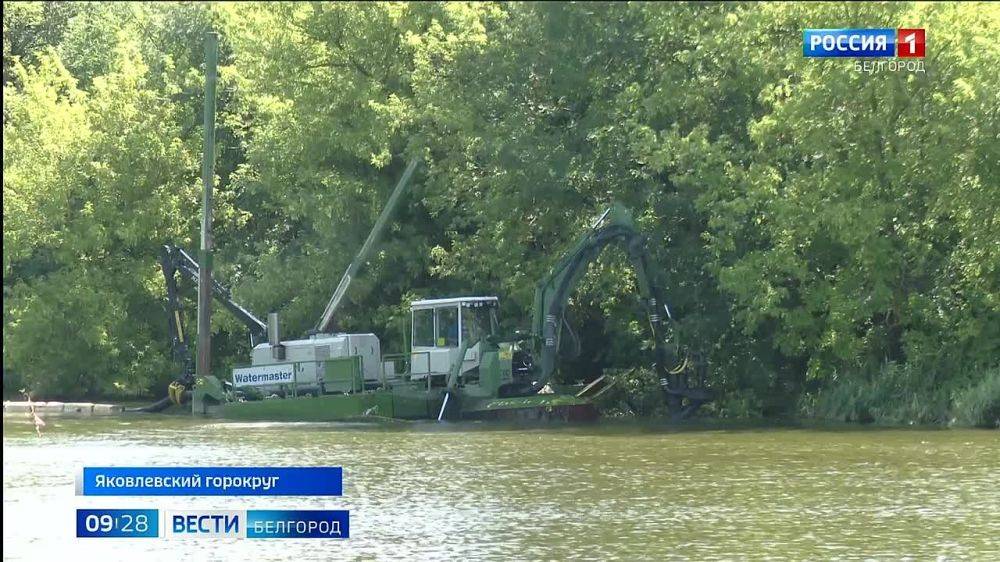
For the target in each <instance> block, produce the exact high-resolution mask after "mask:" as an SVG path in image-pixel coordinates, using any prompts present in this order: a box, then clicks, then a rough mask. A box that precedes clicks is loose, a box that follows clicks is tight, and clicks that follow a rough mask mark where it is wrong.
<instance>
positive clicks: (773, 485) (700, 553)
mask: <svg viewBox="0 0 1000 562" xmlns="http://www.w3.org/2000/svg"><path fill="white" fill-rule="evenodd" d="M107 465H126V466H143V465H160V466H170V465H180V466H191V465H199V466H201V465H204V466H212V465H257V466H260V465H335V466H343V467H344V496H343V497H340V498H325V499H320V498H281V497H277V498H275V497H270V498H267V497H265V498H261V497H257V498H251V497H242V498H241V497H232V498H185V497H176V498H95V497H79V496H76V495H74V493H75V488H74V477H75V473H76V470H77V469H78V467H82V466H107ZM83 507H151V508H159V509H161V510H162V509H267V508H273V509H294V508H304V509H324V508H325V509H349V510H350V511H351V538H349V539H346V540H315V539H313V540H278V539H272V540H245V539H244V540H240V539H204V538H203V539H163V538H160V539H76V538H75V536H74V535H75V509H76V508H83ZM3 555H4V559H12V560H17V559H25V560H29V559H30V560H58V559H60V558H65V559H70V558H72V559H74V560H122V559H129V560H139V559H147V558H148V559H164V560H174V561H176V560H180V559H192V560H216V559H218V560H221V559H240V560H255V561H256V560H284V559H288V560H324V559H378V560H385V559H421V560H432V559H449V560H455V559H493V560H540V559H544V560H565V559H592V560H664V559H698V560H709V559H734V558H740V559H746V558H752V559H760V558H773V559H798V560H802V559H813V560H815V559H857V558H869V559H893V560H898V559H903V558H912V559H917V560H926V559H936V558H944V559H974V560H1000V432H997V431H989V430H982V431H977V430H926V429H913V430H909V429H899V430H895V429H894V430H888V429H861V428H849V429H843V428H839V429H831V428H809V429H807V428H792V427H783V428H753V427H749V428H747V427H743V428H720V427H694V428H692V427H685V428H681V429H678V428H675V427H673V428H672V427H669V426H663V425H648V424H647V425H639V424H621V423H601V424H595V425H589V426H550V427H510V426H495V425H489V424H437V423H429V422H428V423H408V424H399V425H390V426H369V425H363V424H333V423H331V424H295V423H225V422H206V421H204V420H193V419H189V418H186V417H180V416H156V415H148V416H133V417H123V418H104V419H100V418H91V419H56V418H50V419H49V420H48V426H47V427H46V428H45V431H44V432H43V434H42V436H41V437H38V436H36V435H35V433H34V429H33V426H31V425H29V424H28V423H27V421H26V420H23V419H21V418H9V417H8V418H5V420H4V444H3Z"/></svg>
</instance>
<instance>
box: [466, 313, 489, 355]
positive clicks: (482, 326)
mask: <svg viewBox="0 0 1000 562" xmlns="http://www.w3.org/2000/svg"><path fill="white" fill-rule="evenodd" d="M489 333H490V309H489V308H487V307H485V306H479V307H474V308H473V307H468V306H465V307H462V340H463V341H464V340H469V345H470V346H472V345H476V344H477V343H478V342H479V340H481V339H482V338H483V337H485V336H487V335H489Z"/></svg>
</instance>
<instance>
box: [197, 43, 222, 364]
mask: <svg viewBox="0 0 1000 562" xmlns="http://www.w3.org/2000/svg"><path fill="white" fill-rule="evenodd" d="M218 58H219V34H218V33H214V32H208V33H206V34H205V123H204V133H205V149H204V154H203V155H202V161H201V182H202V187H203V193H202V201H201V252H199V255H198V259H199V261H200V263H199V264H198V269H199V275H198V362H197V364H196V366H195V374H196V375H197V376H199V377H206V376H208V375H209V369H210V367H211V363H212V333H211V329H212V249H213V247H214V246H215V243H214V242H213V241H212V184H213V183H214V181H215V82H216V66H217V64H218Z"/></svg>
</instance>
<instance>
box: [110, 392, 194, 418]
mask: <svg viewBox="0 0 1000 562" xmlns="http://www.w3.org/2000/svg"><path fill="white" fill-rule="evenodd" d="M183 397H184V398H188V399H190V398H191V391H190V390H185V391H184V394H183ZM173 403H174V402H173V400H171V399H170V396H164V397H163V398H161V399H159V400H157V401H156V402H153V403H152V404H149V405H146V406H140V407H138V408H125V411H126V412H129V413H143V414H155V413H157V412H162V411H163V410H166V409H167V408H169V407H170V405H171V404H173Z"/></svg>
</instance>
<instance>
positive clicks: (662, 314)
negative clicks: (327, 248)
mask: <svg viewBox="0 0 1000 562" xmlns="http://www.w3.org/2000/svg"><path fill="white" fill-rule="evenodd" d="M416 167H417V161H416V160H413V161H411V162H410V163H409V164H408V166H407V167H406V169H405V171H404V172H403V175H402V177H401V179H400V180H399V182H398V183H397V184H396V186H395V188H394V189H393V191H392V194H391V195H390V197H389V200H388V202H387V203H386V205H385V207H384V208H383V209H382V211H381V213H380V215H379V217H378V219H377V220H376V222H375V225H374V226H373V228H372V230H371V232H370V233H369V235H368V237H367V239H366V240H365V242H364V244H363V245H362V247H361V250H360V251H359V252H358V254H357V255H356V256H355V258H354V260H353V261H352V262H351V263H350V265H349V266H348V268H347V271H346V272H345V273H344V275H343V277H342V278H341V280H340V283H339V284H338V285H337V287H336V289H335V290H334V293H333V296H332V298H331V299H330V301H329V303H328V305H327V307H326V309H325V310H324V312H323V315H322V317H321V318H320V320H319V322H318V323H317V324H316V326H315V328H314V329H313V330H311V331H310V332H309V333H308V334H307V335H306V336H305V337H304V338H302V339H297V340H287V341H286V340H282V339H281V335H280V330H279V325H278V315H277V313H274V312H272V313H270V314H269V315H268V321H267V323H266V324H265V323H264V322H262V321H261V320H259V319H257V318H256V317H255V316H253V314H251V313H250V312H249V311H247V310H246V309H245V308H243V307H241V306H240V305H238V304H236V303H235V302H233V301H232V299H231V297H230V294H229V291H228V290H227V289H225V288H224V287H222V286H221V285H220V284H218V283H214V284H213V290H214V296H215V297H216V299H217V300H220V301H221V302H222V303H223V305H224V306H225V307H226V308H227V309H228V310H229V311H230V312H231V313H233V314H234V315H236V317H237V318H238V319H239V320H241V321H242V322H243V323H244V324H246V325H247V327H248V329H249V331H250V334H251V345H252V348H253V349H252V351H251V362H250V365H248V366H245V367H238V368H235V369H233V371H232V378H231V380H228V381H223V380H220V379H219V378H217V377H214V376H207V377H199V378H196V377H195V376H194V374H193V364H192V362H191V359H190V354H189V352H188V343H187V337H186V335H185V331H184V328H183V323H182V320H181V319H182V314H181V313H180V305H179V301H178V299H177V285H176V280H175V279H174V275H175V273H176V272H181V273H183V274H185V276H187V277H189V278H197V273H198V272H197V263H196V262H195V261H194V260H193V259H192V258H191V257H190V256H189V255H188V254H186V253H185V252H183V250H180V249H178V248H174V247H170V246H168V247H166V248H165V251H164V254H163V256H164V257H163V258H162V259H161V262H162V265H163V272H164V275H165V276H166V277H167V288H168V298H169V300H170V308H171V310H170V322H171V328H170V335H171V338H172V343H173V347H174V354H175V357H176V358H177V359H179V360H181V361H183V362H184V373H183V375H182V376H181V377H179V378H178V379H177V381H175V382H174V383H173V384H172V385H171V391H170V397H169V399H170V400H171V401H173V402H175V403H178V404H179V403H181V402H182V401H184V400H186V399H187V398H188V397H190V402H191V411H192V413H193V414H195V415H208V416H218V417H222V418H226V419H237V420H279V421H337V420H354V419H382V418H397V419H413V420H416V419H436V420H439V421H440V420H454V419H509V420H565V421H584V420H592V419H595V418H596V417H597V416H598V412H597V409H596V407H595V406H594V403H593V399H594V398H595V397H596V396H597V395H599V394H601V393H602V392H603V391H604V390H606V389H607V388H609V387H610V385H608V384H607V383H606V380H605V377H603V376H602V377H599V378H598V379H597V380H595V381H593V382H592V383H590V384H588V385H586V386H585V387H583V388H582V389H573V391H572V392H567V391H566V390H565V388H563V387H560V386H559V385H556V384H555V383H554V381H553V374H554V372H555V370H556V367H557V363H558V358H559V354H560V344H561V342H562V341H563V335H564V328H565V331H566V332H567V333H568V334H569V335H570V337H571V338H575V336H574V335H573V333H572V330H571V329H570V328H569V325H568V323H567V321H566V319H565V311H566V305H567V302H568V299H569V297H570V294H571V293H572V291H573V289H574V288H575V286H576V285H577V283H578V282H579V280H580V278H581V276H582V275H583V274H584V273H585V272H586V269H587V266H588V264H590V263H591V262H592V261H594V260H595V259H596V258H597V257H598V255H599V254H600V253H601V252H602V250H603V249H604V248H606V247H607V246H609V245H611V244H620V245H621V246H623V247H624V249H625V251H626V252H627V254H628V258H629V260H630V262H631V264H632V266H633V268H634V269H635V273H636V277H637V278H638V282H639V283H638V284H639V291H640V293H641V297H642V301H643V303H644V304H645V307H646V315H647V319H648V323H649V330H650V336H651V339H652V341H653V342H654V350H653V351H654V355H655V357H654V359H655V368H656V370H657V373H658V375H659V382H660V386H661V388H662V390H663V392H664V393H665V398H666V402H667V404H668V406H669V408H670V410H671V413H672V415H673V417H675V418H683V417H687V416H689V415H690V414H692V413H693V412H694V411H695V410H697V408H698V407H699V406H700V405H701V404H703V403H705V402H707V401H709V400H710V399H711V393H710V392H709V391H708V390H707V389H706V388H705V386H704V380H698V381H694V380H693V379H694V378H696V376H695V375H694V374H693V373H692V369H691V368H690V367H691V365H690V363H689V362H688V361H687V360H684V361H683V362H682V364H681V366H680V367H677V368H673V369H671V368H670V366H671V365H674V364H676V363H677V361H675V356H674V354H673V353H671V352H670V350H669V349H668V347H667V342H666V326H665V323H666V321H667V320H670V319H671V318H670V310H669V308H668V307H667V305H666V302H665V301H664V300H663V298H662V296H661V294H660V290H659V288H658V286H657V285H656V283H655V281H654V276H653V272H652V270H651V268H650V263H649V256H648V253H647V251H646V240H645V237H644V236H643V235H642V234H641V233H640V232H639V230H638V229H637V227H636V225H635V223H634V221H633V219H632V217H631V214H630V213H629V211H628V210H627V209H626V208H624V207H623V206H621V205H619V204H613V205H612V206H611V207H609V208H608V209H607V210H606V211H605V212H604V213H603V214H602V215H601V216H600V218H599V219H598V220H597V221H596V222H595V223H594V224H593V225H592V227H591V228H590V229H588V230H587V231H586V232H585V233H584V234H583V235H582V236H581V237H580V238H579V239H578V240H577V241H576V244H575V245H574V246H573V247H572V249H570V250H569V251H568V252H567V253H566V254H565V255H564V256H563V257H562V258H561V259H560V260H559V262H558V263H557V264H556V265H555V267H554V268H553V269H552V270H551V272H550V273H549V274H548V275H547V276H545V277H544V278H543V279H542V280H541V281H540V282H539V283H538V284H537V286H536V290H535V299H534V307H533V313H532V317H531V326H530V330H529V331H528V332H517V333H515V334H513V335H510V336H505V335H503V334H501V333H500V332H499V321H498V304H499V301H498V299H497V297H495V296H470V297H456V298H439V299H427V300H418V301H414V302H412V303H410V310H411V332H410V349H409V350H408V351H407V352H406V353H400V354H385V355H383V354H382V353H381V346H380V341H379V338H378V337H377V336H376V335H375V334H372V333H351V334H348V333H339V332H334V331H331V327H332V326H333V318H334V314H335V313H336V311H337V309H338V307H339V305H340V303H341V301H342V299H343V297H344V295H345V293H346V292H347V290H348V287H349V286H350V284H351V281H352V280H353V279H354V278H355V277H356V276H357V274H358V271H359V270H360V268H361V266H362V264H363V263H364V262H365V261H367V260H368V258H369V256H370V254H371V252H372V251H373V249H374V248H375V246H376V245H377V243H378V240H379V239H380V237H381V235H382V232H383V231H384V230H385V228H386V226H387V225H388V224H389V221H390V218H391V216H392V214H393V211H394V209H395V208H396V207H397V206H398V205H399V201H400V199H401V196H402V195H403V193H404V191H405V190H406V189H407V186H408V185H409V183H410V179H411V178H412V176H413V173H414V170H415V169H416ZM265 334H266V336H267V341H266V342H260V343H257V340H259V339H262V337H263V336H264V335H265ZM577 343H578V342H577Z"/></svg>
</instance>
